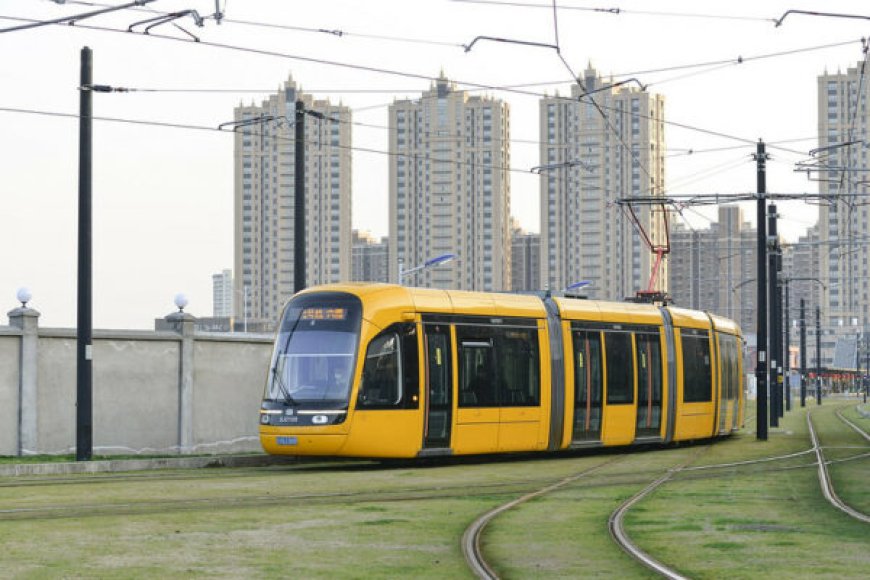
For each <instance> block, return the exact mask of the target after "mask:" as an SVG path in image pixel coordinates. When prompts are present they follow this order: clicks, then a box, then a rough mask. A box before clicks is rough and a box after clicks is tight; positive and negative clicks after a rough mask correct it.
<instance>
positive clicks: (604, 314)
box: [260, 283, 743, 458]
mask: <svg viewBox="0 0 870 580" xmlns="http://www.w3.org/2000/svg"><path fill="white" fill-rule="evenodd" d="M321 296H323V297H324V300H326V302H327V303H328V301H329V300H339V301H342V300H343V301H344V302H342V304H345V303H346V304H352V303H353V304H356V303H358V305H359V306H358V307H354V306H349V307H344V306H342V307H335V306H329V304H327V306H326V307H324V308H320V307H316V306H315V307H311V308H310V309H311V310H313V311H314V313H315V314H310V315H309V316H308V318H306V315H305V312H307V309H303V310H302V314H299V313H298V312H297V314H296V316H298V317H299V320H303V319H304V320H305V321H306V323H308V322H309V319H311V320H312V321H311V322H310V324H311V325H315V324H319V323H320V322H323V323H324V324H326V325H327V326H328V325H329V324H330V323H332V322H335V324H337V325H339V326H341V325H342V324H344V322H342V321H341V320H340V318H341V317H342V316H345V315H348V316H349V314H348V313H350V312H352V311H354V312H355V310H354V308H357V309H358V310H359V322H358V331H356V332H358V335H355V336H356V341H357V344H356V347H354V348H355V351H354V353H352V356H353V357H354V359H353V360H354V361H355V362H354V364H353V365H352V369H349V370H350V380H349V385H348V387H347V394H346V395H345V397H346V398H345V399H344V401H345V402H344V403H343V404H338V403H336V404H334V405H333V407H330V408H329V409H326V408H324V410H318V408H319V407H318V405H317V402H316V400H315V401H313V402H312V401H311V400H308V399H306V400H305V401H303V403H301V404H300V403H299V401H296V399H295V393H296V392H297V391H296V390H294V389H295V388H296V387H297V386H298V385H296V384H295V383H294V384H289V385H288V386H287V388H286V389H285V386H283V385H279V386H280V390H281V391H285V390H286V392H285V394H286V395H287V396H286V397H284V396H279V395H278V394H274V393H277V391H276V390H275V381H276V380H278V379H272V378H270V382H269V383H268V384H267V396H266V398H264V404H263V408H262V410H261V425H260V438H261V442H262V445H263V448H264V450H265V451H266V452H268V453H273V454H290V455H344V456H359V457H385V458H388V457H397V458H398V457H415V456H420V455H431V454H435V455H444V454H453V455H468V454H483V453H502V452H522V451H544V450H548V449H549V450H556V449H565V448H570V447H577V446H587V445H593V446H594V445H603V446H617V445H630V444H633V443H636V442H648V441H651V442H655V441H661V442H669V441H679V440H689V439H702V438H707V437H711V436H717V435H721V434H725V433H727V432H730V431H731V430H732V429H733V428H735V426H737V425H740V424H742V416H743V415H742V414H743V396H742V392H743V380H742V365H741V366H740V367H739V369H740V370H739V372H738V376H737V377H735V376H734V370H733V368H729V369H728V370H725V369H723V368H722V365H721V364H720V360H721V359H722V358H723V357H724V358H725V359H727V360H732V359H733V357H734V353H735V350H734V349H735V347H734V345H735V344H736V341H737V340H742V339H741V338H740V330H739V328H738V327H737V325H736V324H734V323H733V322H731V321H730V320H727V319H724V318H719V317H711V316H709V315H707V314H704V313H700V312H695V311H689V310H683V309H679V308H667V309H662V308H659V307H656V306H652V305H645V304H632V303H618V302H599V301H588V300H577V299H567V298H554V299H552V300H550V299H548V298H547V299H542V298H541V297H538V296H528V295H516V294H497V293H482V292H463V291H447V290H436V289H424V288H407V287H403V286H396V285H389V284H372V283H349V284H332V285H327V286H321V287H315V288H310V289H307V290H305V291H303V292H301V293H299V294H297V295H296V296H294V298H293V300H292V301H291V303H290V304H288V309H289V308H290V305H292V304H296V303H297V302H298V301H299V300H301V302H299V303H300V304H302V303H304V304H309V303H317V300H318V299H319V298H320V297H321ZM337 296H338V297H339V298H336V297H337ZM547 300H550V302H549V304H550V306H547V305H546V304H547V302H546V301H547ZM306 301H307V302H306ZM300 308H301V307H300ZM548 308H549V309H550V310H548ZM330 317H332V318H330ZM477 321H480V322H479V323H478V322H477ZM514 321H517V322H514ZM295 324H296V325H294V326H293V327H292V328H293V329H291V330H290V331H289V333H290V335H292V333H293V332H296V330H295V329H296V326H298V325H299V322H298V321H297V322H296V323H295ZM348 324H350V323H349V322H348ZM517 325H519V326H517ZM478 326H482V327H486V328H493V329H496V330H494V331H493V332H496V331H498V332H502V333H506V334H505V336H508V337H510V336H513V337H514V338H513V340H514V341H515V342H516V341H518V340H520V338H516V337H521V339H522V341H523V343H522V344H528V343H527V341H526V338H525V337H528V338H529V339H530V340H532V341H536V344H534V345H531V344H530V345H529V348H532V349H533V351H534V352H536V353H537V354H536V355H534V356H537V360H538V363H537V368H535V369H534V371H535V376H536V378H537V379H536V380H537V381H538V392H537V399H535V401H532V400H531V399H523V398H520V399H515V398H511V399H506V398H504V397H505V396H508V395H509V396H511V397H513V396H514V394H515V393H516V392H515V391H505V390H504V389H514V388H516V386H515V385H516V384H517V381H519V384H520V385H522V384H523V383H522V381H523V379H522V377H523V376H524V375H523V374H522V373H523V372H526V371H523V370H522V369H524V368H533V365H532V366H529V364H530V363H527V366H526V367H522V366H516V365H514V364H511V363H509V362H508V363H504V365H506V366H502V367H500V368H502V369H507V371H504V370H502V373H503V372H511V370H510V369H520V370H519V371H516V372H520V374H519V375H516V377H519V378H515V379H514V382H513V383H510V382H509V383H507V384H505V385H503V386H498V387H496V386H493V387H491V388H493V389H500V390H494V391H493V392H494V393H501V395H498V397H494V399H493V400H495V398H498V400H501V401H502V403H501V404H502V405H504V406H499V405H498V404H497V405H496V406H486V402H485V401H484V402H483V404H480V405H468V404H467V403H460V399H461V397H462V396H463V395H464V391H463V392H460V389H461V388H464V387H462V384H466V385H467V384H468V383H467V382H466V383H462V375H461V372H460V366H461V365H462V364H463V362H464V361H466V362H467V361H468V360H471V359H468V356H472V358H473V357H474V356H483V354H484V353H488V352H490V351H487V350H486V349H487V348H489V349H490V350H491V353H492V354H487V355H486V356H504V355H497V354H496V353H498V352H499V351H497V350H495V349H496V348H501V347H498V346H497V343H494V342H492V340H494V339H490V343H489V346H488V345H487V343H486V342H481V341H480V340H477V341H476V342H475V339H468V338H467V337H469V336H487V335H486V334H483V335H481V334H474V333H473V332H474V331H472V330H469V329H473V328H476V327H478ZM396 327H399V328H401V329H403V330H401V332H400V333H399V334H395V337H396V338H395V341H398V342H400V343H401V345H402V346H401V349H399V350H396V351H389V349H388V348H387V347H385V346H384V345H385V344H390V340H392V339H384V338H383V337H384V336H387V337H391V336H393V334H391V333H392V332H394V331H392V330H391V329H393V328H396ZM462 328H465V329H466V330H464V331H463V333H464V334H463V336H464V337H466V338H465V339H463V338H462V337H460V335H459V332H458V329H462ZM512 328H517V329H519V330H517V331H512V330H511V329H512ZM499 329H501V330H499ZM285 330H286V329H285ZM285 330H281V329H279V338H278V339H276V351H275V354H274V355H273V368H272V369H271V370H272V371H273V372H275V371H276V369H277V362H276V361H278V360H279V359H280V360H282V361H283V362H284V364H285V366H286V365H292V364H296V363H294V359H293V357H300V358H304V357H306V356H307V357H309V358H311V357H315V358H312V359H311V361H309V363H308V364H309V365H310V366H311V367H312V368H314V369H315V370H316V368H319V367H320V366H323V365H330V364H333V363H332V362H330V361H332V359H329V361H326V362H323V361H317V360H316V356H317V355H316V353H314V354H305V353H304V352H303V353H302V354H293V353H291V352H290V349H289V341H290V338H287V339H286V340H287V342H285V344H284V347H285V348H286V349H287V352H286V353H279V352H278V348H279V345H280V344H281V338H280V337H282V336H290V335H287V334H282V333H283V332H285ZM300 332H301V329H300ZM395 332H397V333H398V332H399V331H395ZM429 332H435V333H436V334H437V336H435V335H433V336H431V337H430V336H429V334H428V333H429ZM469 332H471V333H472V334H469ZM438 333H440V334H438ZM578 333H579V334H578ZM704 333H706V334H704ZM300 336H303V335H300ZM492 336H500V335H496V334H493V335H492ZM653 336H658V339H653V338H651V337H653ZM699 336H708V337H709V340H708V343H709V344H708V345H707V347H706V348H707V350H706V351H705V352H707V353H708V355H707V356H708V359H709V360H706V361H705V364H706V365H708V366H709V368H710V369H711V370H710V373H709V374H710V377H709V381H710V389H711V394H710V396H709V397H708V398H709V400H691V401H688V402H687V400H686V396H685V395H686V393H687V392H689V391H691V390H692V386H691V385H690V386H689V389H688V391H687V387H686V384H685V381H686V377H685V371H684V367H685V366H686V363H687V361H684V360H683V356H684V355H683V342H684V340H685V341H695V342H693V343H692V344H696V343H697V338H698V337H699ZM584 337H585V338H584ZM291 338H292V336H291ZM436 339H437V341H440V342H436V343H431V345H430V343H429V342H428V341H432V340H436ZM581 339H582V340H585V341H586V343H584V344H586V348H587V350H586V351H585V352H581V351H580V350H577V349H580V346H579V345H576V344H575V341H576V340H581ZM617 339H618V340H617ZM642 339H643V340H642ZM469 340H470V341H471V342H469ZM379 341H380V342H379ZM395 341H394V342H395ZM448 343H449V347H448ZM740 344H741V346H742V342H741V343H740ZM376 345H378V346H376ZM433 345H434V346H433ZM590 345H591V346H590ZM595 345H597V346H595ZM613 345H618V347H616V346H613ZM641 345H643V348H644V349H645V350H643V351H642V350H641ZM553 346H556V347H557V348H558V349H561V351H562V352H561V353H557V352H553V350H552V347H553ZM430 347H431V348H430ZM591 347H594V348H597V349H598V352H597V353H596V354H597V356H598V359H600V364H599V363H596V362H595V361H597V360H598V359H595V360H593V359H589V358H588V357H589V356H592V355H591V354H590V353H592V351H589V350H588V348H591ZM377 348H382V349H387V350H383V352H381V354H378V353H379V352H380V351H377V350H375V351H374V352H372V349H377ZM390 348H397V349H398V348H399V347H398V346H395V345H394V346H393V347H390ZM444 348H447V351H445V350H444ZM523 348H525V347H523ZM612 348H618V350H612ZM432 349H434V350H432ZM463 349H464V350H463ZM475 349H478V350H475ZM481 349H483V350H481ZM650 349H652V350H650ZM303 350H304V348H303ZM656 351H657V354H656V356H657V357H658V358H657V359H653V358H649V357H650V356H652V354H651V353H654V352H656ZM389 352H394V354H392V355H391V354H389ZM436 352H437V353H438V354H437V357H436V358H438V360H437V362H435V361H434V359H433V358H432V357H433V356H434V354H433V353H436ZM503 352H513V351H510V350H508V351H503ZM384 353H387V354H384ZM395 353H404V354H402V355H401V356H410V355H413V356H411V358H409V359H407V360H408V361H410V360H412V359H413V360H415V361H416V368H414V365H412V364H411V363H410V362H406V364H405V366H404V367H402V368H404V370H399V371H398V372H399V379H398V381H399V383H401V384H402V385H403V386H402V389H405V391H403V394H402V397H404V398H403V399H402V401H401V407H396V408H379V407H372V406H371V399H365V400H364V399H362V398H361V397H362V393H361V391H362V384H363V381H364V374H365V373H367V372H369V371H366V370H365V369H366V368H368V367H366V365H367V364H374V363H372V361H373V360H378V361H380V360H381V359H378V358H377V357H378V356H382V355H383V358H384V359H386V358H388V357H393V358H397V359H398V357H400V355H399V354H395ZM463 353H464V354H463ZM469 353H470V354H469ZM475 353H477V355H475ZM557 355H558V356H557ZM608 355H611V358H612V359H613V360H610V361H608ZM322 356H323V357H326V358H328V357H327V355H322ZM342 356H343V357H344V358H343V359H341V360H348V358H349V357H350V356H351V354H346V355H342ZM442 356H443V357H446V359H445V360H443V361H442V360H440V359H441V357H442ZM464 356H465V357H466V358H463V357H464ZM530 356H533V355H531V354H526V355H521V356H520V358H522V359H523V360H526V361H530V360H532V359H531V358H528V357H530ZM281 357H284V358H281ZM523 357H526V358H523ZM729 357H731V358H729ZM559 358H561V361H560V362H559V366H558V367H554V364H556V363H555V362H554V361H557V360H558V359H559ZM740 358H741V357H738V360H737V361H736V364H740V360H739V359H740ZM333 359H336V360H338V358H337V357H335V356H334V357H333ZM401 360H403V361H404V360H405V359H401ZM499 360H501V359H499ZM505 360H506V359H505ZM367 361H368V362H367ZM626 362H628V363H629V364H630V366H631V369H632V370H631V372H626V368H625V366H626ZM690 362H691V361H690ZM593 363H594V364H599V366H600V368H596V369H595V372H596V373H598V374H597V375H595V376H596V377H597V379H595V380H597V381H599V386H598V387H597V388H598V389H600V390H599V391H598V392H597V393H596V394H595V396H596V397H597V401H596V403H595V407H594V408H593V407H590V406H589V405H590V404H591V403H590V399H589V393H590V392H591V391H589V390H588V389H589V387H588V386H587V387H585V388H586V389H587V390H585V391H577V389H579V388H581V387H580V386H578V385H580V382H578V381H580V378H579V376H578V373H581V374H582V373H586V374H585V375H584V376H585V377H586V378H585V379H584V380H586V381H587V382H588V380H590V379H589V377H592V376H593V375H590V374H589V373H591V372H592V367H591V366H589V365H593ZM299 364H301V363H299ZM348 364H349V363H348ZM578 364H579V365H581V366H580V367H578ZM409 365H410V366H409ZM432 365H435V366H432ZM444 365H446V366H444ZM654 365H657V366H654ZM732 367H733V364H732ZM448 368H449V373H447V372H446V371H447V369H448ZM469 368H477V367H469ZM497 368H498V367H497ZM555 368H559V373H558V374H554V372H555ZM704 368H706V367H704ZM641 369H643V370H644V373H645V374H644V381H643V384H641ZM282 372H283V371H282ZM288 372H289V371H288ZM394 372H395V371H394ZM409 372H413V373H414V376H416V377H419V378H418V379H416V382H413V383H411V384H410V386H409V385H405V384H404V382H403V381H404V377H405V375H407V373H409ZM463 372H466V374H465V375H464V376H465V380H466V381H468V380H470V379H469V377H470V376H471V375H470V374H469V372H467V371H463ZM478 372H479V371H478ZM432 373H435V374H434V375H433V374H432ZM445 373H446V374H445ZM609 375H610V376H609ZM672 375H673V376H672ZM288 376H289V375H288ZM342 376H344V375H342ZM366 376H368V375H366ZM614 376H618V378H619V381H620V382H619V383H617V384H618V385H619V388H618V389H617V390H615V391H613V393H611V392H610V389H611V388H615V387H611V386H609V379H610V378H612V377H614ZM411 378H413V377H411ZM365 380H373V379H371V377H370V378H369V379H365ZM439 380H440V381H441V382H437V381H439ZM489 380H490V381H491V382H492V383H495V382H497V381H502V380H504V377H503V375H502V374H498V375H497V374H495V373H494V374H492V375H491V376H489ZM705 380H706V379H705ZM282 381H283V379H281V380H278V382H279V383H280V382H282ZM430 381H433V382H432V384H430ZM444 381H447V383H445V382H444ZM735 381H739V392H735V391H734V388H735V387H734V385H735V384H736V383H735ZM287 382H288V383H292V382H293V381H291V380H288V381H287ZM366 384H369V383H366ZM511 384H513V385H514V386H510V385H511ZM525 384H529V385H533V384H534V383H532V382H527V383H525ZM436 385H439V388H441V389H442V391H439V392H440V395H439V394H438V393H436V391H435V386H436ZM441 385H446V386H441ZM303 388H308V387H303ZM312 388H313V387H312ZM445 388H446V389H447V391H443V389H445ZM521 388H522V387H521ZM409 389H410V390H409ZM641 389H645V390H644V392H643V393H641ZM270 392H271V393H273V394H272V395H269V393H270ZM302 392H303V393H304V391H302ZM366 392H368V391H366ZM725 392H728V393H730V394H731V396H732V398H731V399H728V400H727V401H725V400H724V399H723V393H725ZM291 393H293V394H294V396H291ZM578 393H580V394H581V395H583V397H584V398H579V399H578V396H580V395H578ZM516 394H519V395H520V396H521V397H522V393H521V392H520V393H516ZM445 395H446V396H447V399H446V400H447V402H446V403H445V402H444V398H443V397H444V396H445ZM611 395H613V397H611ZM617 395H618V396H617ZM642 395H643V396H642ZM439 397H440V398H439ZM735 397H736V398H735ZM282 399H283V400H282ZM306 401H307V402H306ZM366 401H368V402H366ZM505 401H510V402H505ZM581 401H585V402H581ZM642 401H644V402H643V403H641V402H642ZM339 402H340V401H339ZM296 404H299V407H298V408H296V407H294V405H296ZM438 405H440V407H439V406H438ZM445 405H446V406H445ZM584 405H585V407H584ZM641 405H642V408H641ZM294 409H295V410H294ZM436 411H437V412H438V413H440V415H437V416H436V415H435V414H433V413H435V412H436ZM294 413H295V414H294ZM294 417H296V418H295V419H294ZM642 417H646V419H642ZM653 419H655V420H653ZM317 421H320V422H321V423H323V424H322V425H314V424H313V423H314V422H317ZM439 421H440V423H439ZM641 427H643V429H641ZM439 429H440V431H439ZM590 429H591V430H590ZM442 432H443V433H445V434H446V435H444V438H443V439H440V438H439V437H441V435H438V436H433V435H432V433H442ZM578 433H580V435H578ZM433 437H434V438H433ZM578 437H579V438H578ZM433 442H434V443H433ZM439 446H440V448H439Z"/></svg>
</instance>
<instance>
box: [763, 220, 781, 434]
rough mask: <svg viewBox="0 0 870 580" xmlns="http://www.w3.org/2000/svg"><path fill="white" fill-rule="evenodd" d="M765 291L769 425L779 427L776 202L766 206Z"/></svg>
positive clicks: (779, 354) (779, 352)
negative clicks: (768, 317)
mask: <svg viewBox="0 0 870 580" xmlns="http://www.w3.org/2000/svg"><path fill="white" fill-rule="evenodd" d="M767 276H768V284H767V291H768V293H769V299H770V303H769V307H768V308H769V310H770V322H769V326H768V328H769V329H770V332H769V333H768V340H769V341H770V350H769V351H768V352H769V357H770V383H769V384H770V400H769V403H770V426H771V427H779V416H780V412H779V404H780V401H779V399H780V397H779V393H780V392H781V390H780V387H781V386H782V385H781V383H780V373H779V369H780V364H781V361H780V360H779V358H780V356H782V349H781V348H779V343H780V341H779V300H778V295H779V284H778V283H777V267H776V204H773V203H771V204H770V205H768V206H767Z"/></svg>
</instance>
